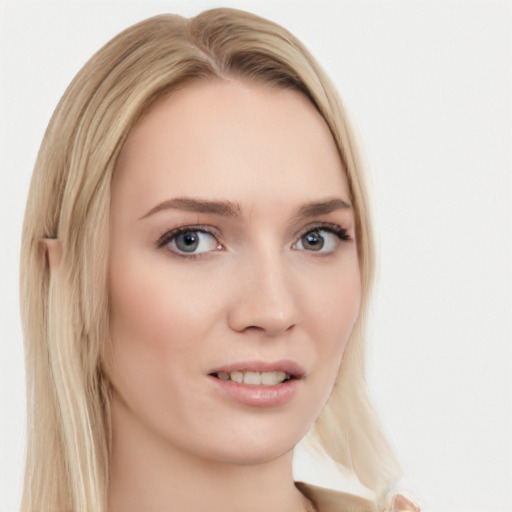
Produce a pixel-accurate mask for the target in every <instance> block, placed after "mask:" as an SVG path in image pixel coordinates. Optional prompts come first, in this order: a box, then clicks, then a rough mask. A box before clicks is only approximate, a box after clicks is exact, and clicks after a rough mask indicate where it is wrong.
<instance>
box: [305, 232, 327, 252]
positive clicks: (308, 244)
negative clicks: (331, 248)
mask: <svg viewBox="0 0 512 512" xmlns="http://www.w3.org/2000/svg"><path fill="white" fill-rule="evenodd" d="M302 244H303V246H304V247H305V248H306V249H311V250H312V251H319V250H320V249H321V248H322V247H323V246H324V239H323V237H322V236H321V235H320V233H318V231H313V232H311V233H307V234H306V235H304V236H303V237H302Z"/></svg>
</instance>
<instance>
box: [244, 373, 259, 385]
mask: <svg viewBox="0 0 512 512" xmlns="http://www.w3.org/2000/svg"><path fill="white" fill-rule="evenodd" d="M244 384H250V385H251V386H260V385H261V373H257V372H244Z"/></svg>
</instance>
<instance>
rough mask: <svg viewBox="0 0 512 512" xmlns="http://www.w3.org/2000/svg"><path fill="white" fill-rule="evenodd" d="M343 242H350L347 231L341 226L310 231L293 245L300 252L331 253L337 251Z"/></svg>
mask: <svg viewBox="0 0 512 512" xmlns="http://www.w3.org/2000/svg"><path fill="white" fill-rule="evenodd" d="M341 240H345V241H346V240H350V237H349V235H348V233H347V231H346V230H345V229H343V228H341V227H339V226H332V227H319V228H315V229H310V230H309V231H307V232H306V233H304V234H303V235H302V236H301V237H300V238H299V239H298V240H297V242H295V244H293V246H292V248H293V249H296V250H299V251H312V252H320V253H331V252H334V251H335V250H336V248H337V247H338V244H339V243H340V241H341Z"/></svg>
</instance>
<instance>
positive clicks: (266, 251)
mask: <svg viewBox="0 0 512 512" xmlns="http://www.w3.org/2000/svg"><path fill="white" fill-rule="evenodd" d="M239 275H240V283H239V286H240V289H241V293H240V294H239V295H238V300H237V301H235V303H234V304H233V306H232V308H231V311H230V325H231V327H232V328H233V329H234V330H236V331H238V332H242V331H247V330H254V331H259V332H262V333H264V334H265V335H267V336H278V335H280V334H283V333H285V332H286V331H287V330H289V329H290V328H291V327H293V326H294V325H295V324H296V323H297V320H298V311H297V305H298V304H297V297H296V292H295V290H294V286H293V284H294V283H293V278H292V276H291V269H290V267H289V264H288V263H287V261H286V256H285V254H284V253H283V251H282V250H280V248H278V247H275V246H272V245H271V244H268V243H267V244H265V245H260V246H259V248H258V250H253V251H252V252H251V255H250V256H249V257H247V258H244V260H243V261H241V262H240V273H239Z"/></svg>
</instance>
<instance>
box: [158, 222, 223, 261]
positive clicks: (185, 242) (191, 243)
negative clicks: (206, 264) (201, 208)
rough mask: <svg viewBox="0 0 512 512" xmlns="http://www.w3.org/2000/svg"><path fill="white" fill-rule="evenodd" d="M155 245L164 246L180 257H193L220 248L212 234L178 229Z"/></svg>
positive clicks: (167, 234)
mask: <svg viewBox="0 0 512 512" xmlns="http://www.w3.org/2000/svg"><path fill="white" fill-rule="evenodd" d="M157 245H158V247H163V246H166V247H167V248H168V249H169V250H170V251H171V252H173V253H175V254H177V255H178V256H182V257H187V256H195V255H197V254H202V253H206V252H211V251H215V250H219V249H221V248H222V246H221V245H220V244H219V242H218V241H217V239H216V238H215V236H214V235H213V234H212V233H209V232H207V231H204V230H199V229H190V228H185V229H183V228H180V229H177V230H174V231H170V232H169V233H166V234H165V235H164V236H163V237H162V238H161V239H160V240H159V241H158V244H157Z"/></svg>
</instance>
